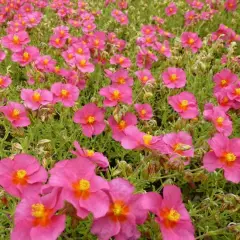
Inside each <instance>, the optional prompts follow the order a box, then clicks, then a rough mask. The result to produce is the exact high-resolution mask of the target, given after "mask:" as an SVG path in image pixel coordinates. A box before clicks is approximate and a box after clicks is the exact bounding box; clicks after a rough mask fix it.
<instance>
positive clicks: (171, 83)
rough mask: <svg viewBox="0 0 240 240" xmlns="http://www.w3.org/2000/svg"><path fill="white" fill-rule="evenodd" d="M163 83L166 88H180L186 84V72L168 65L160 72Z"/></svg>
mask: <svg viewBox="0 0 240 240" xmlns="http://www.w3.org/2000/svg"><path fill="white" fill-rule="evenodd" d="M162 79H163V82H164V84H165V85H166V86H167V87H168V88H182V87H184V86H185V85H186V81H187V80H186V74H185V72H184V71H183V70H182V69H181V68H174V67H169V68H168V69H167V70H166V71H165V72H163V73H162Z"/></svg>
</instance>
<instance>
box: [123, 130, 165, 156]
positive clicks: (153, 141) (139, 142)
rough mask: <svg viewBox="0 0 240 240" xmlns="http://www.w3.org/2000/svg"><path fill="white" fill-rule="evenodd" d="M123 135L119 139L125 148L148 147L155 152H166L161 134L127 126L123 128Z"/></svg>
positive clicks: (137, 148) (138, 148) (140, 148)
mask: <svg viewBox="0 0 240 240" xmlns="http://www.w3.org/2000/svg"><path fill="white" fill-rule="evenodd" d="M124 133H125V135H126V136H125V137H123V138H122V139H121V145H122V147H123V148H125V149H134V150H142V149H148V150H152V151H157V152H166V146H165V143H164V142H163V140H162V136H152V135H150V134H147V133H144V132H140V131H139V129H138V128H137V127H136V126H129V127H127V128H126V129H125V130H124Z"/></svg>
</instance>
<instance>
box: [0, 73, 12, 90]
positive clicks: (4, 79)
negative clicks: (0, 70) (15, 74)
mask: <svg viewBox="0 0 240 240" xmlns="http://www.w3.org/2000/svg"><path fill="white" fill-rule="evenodd" d="M11 83H12V79H11V78H10V77H8V76H1V75H0V89H1V88H7V87H8V86H9V85H10V84H11Z"/></svg>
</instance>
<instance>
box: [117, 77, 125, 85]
mask: <svg viewBox="0 0 240 240" xmlns="http://www.w3.org/2000/svg"><path fill="white" fill-rule="evenodd" d="M118 83H119V84H125V83H126V82H125V79H124V78H123V77H120V78H118Z"/></svg>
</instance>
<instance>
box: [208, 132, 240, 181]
mask: <svg viewBox="0 0 240 240" xmlns="http://www.w3.org/2000/svg"><path fill="white" fill-rule="evenodd" d="M208 144H209V145H210V147H211V150H212V151H210V152H208V153H206V154H205V156H204V158H203V166H204V168H206V169H207V170H208V171H209V172H213V171H215V170H216V169H217V168H222V169H223V170H224V177H225V178H226V179H227V180H228V181H231V182H234V183H239V182H240V139H239V138H233V139H229V138H227V137H226V136H224V135H223V134H216V135H215V136H214V137H213V138H212V139H210V140H209V141H208Z"/></svg>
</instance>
